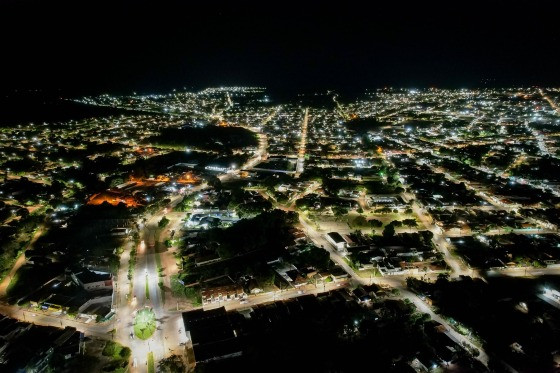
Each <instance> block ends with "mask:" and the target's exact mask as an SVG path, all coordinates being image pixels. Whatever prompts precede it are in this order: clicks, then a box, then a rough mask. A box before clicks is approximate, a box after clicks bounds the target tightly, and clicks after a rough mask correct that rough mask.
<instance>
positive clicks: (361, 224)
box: [354, 215, 367, 227]
mask: <svg viewBox="0 0 560 373" xmlns="http://www.w3.org/2000/svg"><path fill="white" fill-rule="evenodd" d="M354 225H356V226H357V227H364V226H366V225H367V219H366V218H365V217H364V216H362V215H359V216H357V217H356V218H355V219H354Z"/></svg>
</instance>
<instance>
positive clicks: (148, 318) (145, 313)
mask: <svg viewBox="0 0 560 373" xmlns="http://www.w3.org/2000/svg"><path fill="white" fill-rule="evenodd" d="M155 331H156V315H155V313H154V312H153V311H152V310H150V309H147V308H144V309H141V310H139V311H138V312H137V313H136V317H135V318H134V334H135V335H136V336H137V337H138V338H140V339H148V338H150V337H151V336H152V334H154V332H155Z"/></svg>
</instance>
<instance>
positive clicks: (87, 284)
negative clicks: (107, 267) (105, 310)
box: [71, 268, 113, 291]
mask: <svg viewBox="0 0 560 373" xmlns="http://www.w3.org/2000/svg"><path fill="white" fill-rule="evenodd" d="M71 277H72V279H73V280H74V282H76V284H78V285H79V286H81V287H82V288H84V290H86V291H95V290H104V289H113V275H111V274H110V273H109V272H101V271H92V270H89V269H86V268H84V269H83V270H81V271H80V272H73V273H72V274H71Z"/></svg>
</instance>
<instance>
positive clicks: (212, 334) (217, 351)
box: [183, 307, 243, 363]
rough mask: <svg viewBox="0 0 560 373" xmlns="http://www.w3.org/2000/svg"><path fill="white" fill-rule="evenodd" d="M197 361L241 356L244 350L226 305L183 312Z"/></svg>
mask: <svg viewBox="0 0 560 373" xmlns="http://www.w3.org/2000/svg"><path fill="white" fill-rule="evenodd" d="M183 323H184V326H185V331H187V330H188V336H189V338H190V340H191V341H192V346H193V352H194V357H195V359H196V362H197V363H201V362H206V361H215V360H223V359H227V358H232V357H236V356H241V355H242V353H243V350H242V348H241V344H240V343H239V340H238V338H237V332H236V330H235V329H234V328H233V325H232V323H231V321H230V318H229V315H228V314H227V312H226V310H225V308H224V307H220V308H217V309H214V310H209V311H203V310H196V311H189V312H185V313H183Z"/></svg>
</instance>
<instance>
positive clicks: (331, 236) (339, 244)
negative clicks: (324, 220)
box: [325, 232, 347, 251]
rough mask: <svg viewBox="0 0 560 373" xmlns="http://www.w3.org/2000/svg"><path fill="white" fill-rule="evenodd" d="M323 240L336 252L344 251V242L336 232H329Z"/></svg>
mask: <svg viewBox="0 0 560 373" xmlns="http://www.w3.org/2000/svg"><path fill="white" fill-rule="evenodd" d="M325 238H326V239H327V241H328V242H329V243H330V244H331V245H333V246H334V247H335V248H336V249H337V250H338V251H341V250H344V249H345V248H346V246H347V243H346V240H345V239H344V238H343V237H342V236H341V235H340V233H338V232H329V233H327V235H326V236H325Z"/></svg>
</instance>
